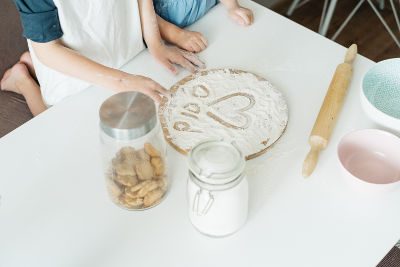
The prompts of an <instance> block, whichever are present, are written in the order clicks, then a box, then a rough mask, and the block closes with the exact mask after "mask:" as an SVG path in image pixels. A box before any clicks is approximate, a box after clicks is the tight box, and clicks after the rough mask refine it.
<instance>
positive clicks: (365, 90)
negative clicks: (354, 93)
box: [361, 58, 400, 131]
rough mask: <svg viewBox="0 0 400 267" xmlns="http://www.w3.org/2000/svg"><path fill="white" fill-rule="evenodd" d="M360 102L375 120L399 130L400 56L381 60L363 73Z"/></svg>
mask: <svg viewBox="0 0 400 267" xmlns="http://www.w3.org/2000/svg"><path fill="white" fill-rule="evenodd" d="M361 102H362V106H363V108H364V111H365V112H366V113H367V114H368V116H369V117H370V118H371V119H373V120H374V121H375V122H377V123H379V124H381V125H383V126H386V127H389V128H392V129H395V130H399V131H400V58H394V59H388V60H384V61H381V62H379V63H377V64H376V65H375V66H374V67H373V68H372V69H370V70H369V71H368V72H367V74H365V76H364V79H363V83H362V92H361Z"/></svg>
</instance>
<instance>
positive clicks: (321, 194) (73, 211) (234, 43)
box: [0, 1, 400, 267]
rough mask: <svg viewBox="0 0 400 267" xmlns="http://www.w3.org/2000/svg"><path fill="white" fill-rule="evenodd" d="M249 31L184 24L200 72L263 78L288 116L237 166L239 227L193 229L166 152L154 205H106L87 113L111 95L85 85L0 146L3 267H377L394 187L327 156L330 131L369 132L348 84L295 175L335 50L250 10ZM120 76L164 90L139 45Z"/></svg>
mask: <svg viewBox="0 0 400 267" xmlns="http://www.w3.org/2000/svg"><path fill="white" fill-rule="evenodd" d="M244 3H245V5H246V6H250V7H251V8H253V10H254V11H255V18H256V20H255V24H254V25H253V26H252V27H250V28H240V27H237V26H236V25H234V24H233V23H232V22H231V21H229V20H228V18H226V14H225V10H224V9H223V8H222V7H221V6H218V7H216V8H214V9H213V10H212V11H211V12H210V13H209V14H207V15H206V17H205V18H204V19H202V20H201V21H199V22H198V23H196V24H195V25H194V26H193V27H192V29H193V30H199V31H202V32H203V33H204V34H205V35H206V36H207V37H208V39H209V44H210V45H209V48H208V49H207V50H206V51H205V52H203V53H202V54H201V57H202V58H203V59H204V60H205V61H206V62H207V64H208V67H209V68H220V67H233V68H239V69H244V70H248V71H252V72H255V73H258V74H260V75H262V76H264V77H266V78H268V79H269V80H270V81H271V82H272V83H274V84H275V85H276V86H277V87H278V88H280V89H281V90H282V91H283V92H284V94H285V95H286V97H287V100H288V104H289V108H290V122H289V125H288V128H287V131H286V133H285V135H284V136H283V137H282V139H281V140H280V141H279V143H278V144H277V145H276V146H274V148H273V149H271V150H270V151H269V152H268V153H267V154H266V155H264V156H262V157H260V158H258V159H255V160H252V161H250V162H249V164H248V169H249V182H250V214H249V220H248V223H247V224H246V225H245V227H244V228H243V229H242V230H241V231H239V232H238V233H236V234H235V235H232V236H230V237H227V238H223V239H212V238H208V237H206V236H203V235H201V234H199V233H198V232H197V231H196V230H195V229H194V228H193V227H192V225H191V224H190V222H189V220H188V216H187V210H186V195H185V193H186V188H185V185H186V172H187V170H186V169H185V168H184V166H183V165H182V164H181V162H182V161H184V157H183V156H182V155H179V154H178V153H176V152H174V151H173V150H172V149H169V155H170V157H169V160H170V164H171V165H170V166H171V176H172V177H173V186H172V188H171V192H170V194H169V195H168V197H167V198H166V199H165V201H164V202H162V204H160V205H159V206H157V207H156V208H154V209H151V210H148V211H145V212H129V211H126V210H123V209H120V208H118V207H117V206H115V205H114V204H112V203H111V201H110V200H109V199H108V196H107V193H106V190H105V185H104V180H103V174H102V167H101V164H100V156H101V155H100V152H99V150H100V148H99V141H98V132H99V131H98V108H99V106H100V104H101V103H102V101H103V100H104V99H105V98H106V97H108V96H109V95H110V92H108V91H106V90H104V89H99V88H96V89H93V88H91V89H88V90H86V91H84V92H82V93H81V94H79V95H76V96H74V97H71V98H69V99H67V100H65V101H64V102H63V103H61V104H59V105H57V106H55V107H53V108H51V109H50V110H48V111H46V112H44V113H43V114H42V115H40V116H38V117H37V118H35V119H33V120H31V121H30V122H28V123H26V124H25V125H23V126H22V127H20V128H19V129H17V130H15V131H14V132H12V133H10V134H9V135H7V136H5V137H3V138H2V139H0V164H1V166H0V195H1V204H0V266H2V267H3V266H4V267H15V266H21V267H27V266H38V267H39V266H40V267H47V266H48V267H54V266H57V267H62V266H68V267H69V266H74V267H78V266H82V267H88V266H96V267H102V266H113V267H119V266H121V267H125V266H146V267H149V266H173V267H176V266H185V267H186V266H191V267H195V266H201V267H204V266H273V267H277V266H290V267H292V266H305V267H309V266H316V267H320V266H324V267H327V266H333V267H339V266H340V267H343V266H351V267H356V266H362V267H366V266H375V265H376V264H377V263H378V262H379V261H380V260H381V259H382V258H383V257H384V255H385V254H386V253H387V252H388V251H389V250H390V248H391V247H392V246H393V245H394V244H395V243H396V241H397V240H398V239H399V237H400V227H399V226H400V212H399V211H400V208H399V204H400V191H398V190H397V191H393V192H388V193H385V194H382V193H376V194H368V193H363V192H358V190H357V188H354V187H351V186H350V185H349V184H348V183H346V180H345V179H343V177H342V176H341V171H340V169H339V167H338V163H337V161H336V156H335V155H336V154H335V150H336V145H337V143H338V140H339V139H340V137H341V136H342V135H343V134H345V133H347V132H349V131H351V130H353V129H358V128H367V127H371V126H373V125H372V123H371V122H369V121H368V120H367V119H366V118H365V116H364V115H363V113H362V111H361V107H360V104H359V100H358V93H359V86H360V81H361V78H362V75H363V73H365V72H366V71H367V70H368V69H369V68H370V67H371V66H372V65H373V64H374V63H373V62H372V61H370V60H368V59H366V58H364V57H361V56H360V57H358V58H357V60H356V62H355V73H354V79H353V82H352V85H351V88H350V92H349V95H348V98H347V101H346V103H345V106H344V109H343V112H342V115H341V117H340V120H339V123H338V125H337V128H336V130H335V133H334V135H333V138H332V141H331V143H330V145H329V148H328V149H327V150H326V151H324V152H323V154H322V156H321V159H320V162H319V165H318V168H317V170H316V172H315V173H314V175H313V176H312V178H310V179H304V178H302V176H301V166H302V162H303V159H304V157H305V155H306V152H307V151H308V145H307V138H308V134H309V132H310V129H311V127H312V125H313V123H314V119H315V117H316V115H317V112H318V110H319V107H320V104H321V102H322V100H323V97H324V95H325V92H326V89H327V86H328V84H329V82H330V79H331V76H332V74H333V72H334V69H335V67H336V65H337V64H338V63H340V62H341V61H342V59H343V56H344V53H345V48H343V47H341V46H339V45H337V44H335V43H333V42H331V41H329V40H327V39H325V38H324V37H321V36H319V35H317V34H316V33H314V32H311V31H309V30H307V29H305V28H303V27H301V26H299V25H297V24H295V23H293V22H291V21H289V20H287V19H285V18H284V17H282V16H280V15H278V14H275V13H273V12H272V11H270V10H267V9H265V8H263V7H261V6H259V5H257V4H255V3H252V2H249V1H245V2H244ZM124 69H125V70H127V71H130V72H133V73H140V74H143V75H148V76H150V77H152V78H154V79H156V80H158V81H159V82H160V83H161V84H163V85H164V86H166V87H168V86H171V85H172V84H174V83H175V82H176V81H178V80H179V79H181V78H182V77H184V76H185V75H187V73H186V72H182V73H181V74H180V75H179V76H177V77H174V76H171V75H170V74H169V73H168V72H167V71H166V70H164V69H163V67H161V66H160V65H158V64H157V63H156V62H155V61H154V60H153V59H152V58H151V57H150V55H149V53H148V52H147V51H145V52H143V53H141V54H140V55H139V56H137V57H136V58H135V59H134V60H133V61H132V62H130V63H129V64H128V65H127V66H126V67H125V68H124Z"/></svg>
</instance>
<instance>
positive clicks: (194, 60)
mask: <svg viewBox="0 0 400 267" xmlns="http://www.w3.org/2000/svg"><path fill="white" fill-rule="evenodd" d="M138 2H139V9H140V17H141V22H142V32H143V37H144V39H145V41H146V44H147V45H148V47H149V51H150V53H151V54H152V55H153V56H154V57H155V58H156V59H157V60H158V61H159V62H160V63H161V64H162V65H164V66H165V67H166V68H167V69H169V70H170V71H171V72H173V73H177V69H176V67H175V66H174V64H178V65H180V66H182V67H184V68H185V69H187V70H189V71H191V72H195V71H196V70H197V69H198V68H203V67H204V63H203V62H201V61H200V60H199V58H198V57H197V56H196V55H195V54H193V53H190V52H187V51H184V50H182V49H179V48H177V47H175V46H172V47H171V46H166V45H165V44H164V43H163V41H162V38H161V35H160V30H159V28H158V23H157V15H156V12H155V11H154V6H153V1H152V0H139V1H138Z"/></svg>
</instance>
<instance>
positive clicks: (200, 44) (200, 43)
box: [197, 39, 207, 52]
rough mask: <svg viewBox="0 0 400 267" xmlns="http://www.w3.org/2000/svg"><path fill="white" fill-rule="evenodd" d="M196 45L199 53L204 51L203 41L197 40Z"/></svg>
mask: <svg viewBox="0 0 400 267" xmlns="http://www.w3.org/2000/svg"><path fill="white" fill-rule="evenodd" d="M197 45H198V46H199V47H200V50H199V52H200V51H203V50H204V49H206V47H207V46H206V45H205V44H204V43H203V41H202V40H201V39H199V40H197Z"/></svg>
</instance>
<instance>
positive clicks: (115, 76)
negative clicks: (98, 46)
mask: <svg viewBox="0 0 400 267" xmlns="http://www.w3.org/2000/svg"><path fill="white" fill-rule="evenodd" d="M32 47H33V49H34V51H35V53H36V55H37V57H38V59H39V60H40V61H41V62H42V63H43V64H44V65H46V66H48V67H50V68H52V69H54V70H56V71H58V72H61V73H63V74H66V75H69V76H72V77H75V78H78V79H81V80H84V81H87V82H89V83H92V84H95V85H98V86H101V87H104V88H109V89H112V90H114V91H116V92H124V91H138V92H142V93H144V94H146V95H148V96H150V97H151V98H153V99H154V101H156V102H160V101H161V97H160V94H162V95H166V94H168V91H167V90H166V89H165V88H163V87H162V86H161V85H159V84H158V83H156V82H155V81H153V80H152V79H150V78H147V77H144V76H140V75H133V74H129V73H125V72H122V71H120V70H116V69H112V68H108V67H106V66H103V65H101V64H98V63H96V62H94V61H92V60H90V59H88V58H86V57H84V56H82V55H80V54H78V53H77V52H75V51H73V50H72V49H69V48H67V47H65V46H64V45H63V44H62V43H61V41H59V40H57V41H52V42H48V43H36V42H32Z"/></svg>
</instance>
